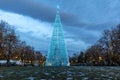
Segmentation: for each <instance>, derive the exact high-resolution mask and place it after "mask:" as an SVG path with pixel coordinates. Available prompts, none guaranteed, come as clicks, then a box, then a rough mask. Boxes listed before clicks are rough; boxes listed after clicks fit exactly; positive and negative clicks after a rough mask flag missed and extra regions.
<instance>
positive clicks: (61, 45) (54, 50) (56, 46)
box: [46, 6, 69, 66]
mask: <svg viewBox="0 0 120 80" xmlns="http://www.w3.org/2000/svg"><path fill="white" fill-rule="evenodd" d="M46 66H69V58H68V53H67V49H66V46H65V41H64V35H63V30H62V24H61V20H60V15H59V6H58V7H57V14H56V18H55V23H54V29H53V34H52V39H51V43H50V48H49V51H48V54H47V60H46Z"/></svg>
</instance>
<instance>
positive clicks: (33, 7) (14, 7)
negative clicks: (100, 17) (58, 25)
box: [0, 0, 83, 26]
mask: <svg viewBox="0 0 120 80" xmlns="http://www.w3.org/2000/svg"><path fill="white" fill-rule="evenodd" d="M0 9H3V10H6V11H11V12H15V13H19V14H23V15H27V16H31V17H33V18H36V19H40V20H42V21H47V22H53V21H54V18H55V14H56V10H55V8H52V7H50V6H48V5H45V4H43V3H41V2H40V1H39V0H0ZM61 19H62V23H63V24H65V25H68V26H80V25H82V24H83V23H80V22H79V19H78V18H77V17H76V16H75V15H73V14H69V13H65V12H62V11H61Z"/></svg>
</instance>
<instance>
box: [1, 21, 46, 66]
mask: <svg viewBox="0 0 120 80" xmlns="http://www.w3.org/2000/svg"><path fill="white" fill-rule="evenodd" d="M0 60H7V63H6V65H7V66H8V65H10V60H19V61H21V62H22V63H23V64H24V65H25V64H26V63H31V64H33V63H34V62H35V61H38V63H39V64H42V63H43V62H44V61H45V57H44V56H42V54H41V52H40V51H35V50H34V48H33V47H31V46H29V45H27V44H26V42H25V41H21V40H19V38H18V36H17V35H16V33H15V30H14V28H13V27H12V26H11V25H9V24H7V23H6V22H4V21H0Z"/></svg>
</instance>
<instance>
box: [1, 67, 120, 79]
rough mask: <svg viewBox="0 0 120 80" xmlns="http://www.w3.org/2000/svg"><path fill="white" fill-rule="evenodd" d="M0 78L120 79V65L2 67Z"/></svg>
mask: <svg viewBox="0 0 120 80" xmlns="http://www.w3.org/2000/svg"><path fill="white" fill-rule="evenodd" d="M0 80H120V67H119V66H118V67H100V66H72V67H20V66H15V67H0Z"/></svg>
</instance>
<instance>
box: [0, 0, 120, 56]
mask: <svg viewBox="0 0 120 80" xmlns="http://www.w3.org/2000/svg"><path fill="white" fill-rule="evenodd" d="M119 4H120V0H0V20H4V21H6V22H8V23H9V24H10V25H13V26H15V29H16V33H17V34H19V35H20V39H22V40H25V41H26V42H27V43H28V44H29V45H31V46H33V47H35V49H36V50H40V51H42V52H43V53H44V54H45V53H46V52H47V50H48V47H49V43H50V39H51V34H52V30H53V23H54V20H55V15H56V5H59V6H60V16H61V20H62V21H61V22H62V25H63V30H64V35H65V42H66V45H67V49H68V52H69V54H71V53H70V52H72V53H74V52H79V51H81V50H85V49H86V48H87V47H89V46H90V45H92V44H94V43H95V42H96V41H97V40H98V39H99V38H100V36H101V33H102V32H103V30H105V29H110V28H111V27H114V26H116V25H117V24H119V23H120V5H119Z"/></svg>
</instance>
